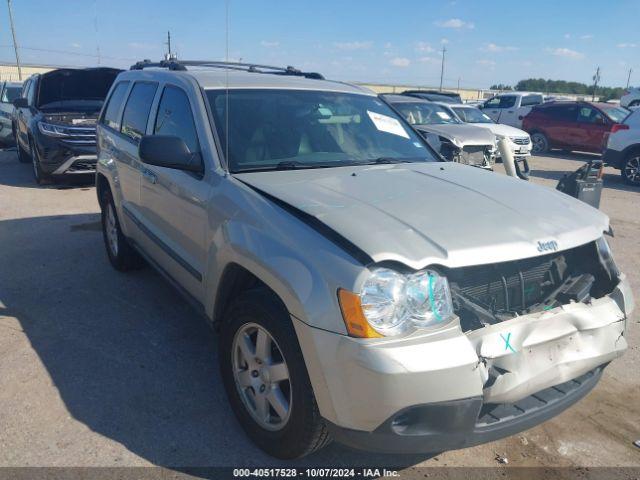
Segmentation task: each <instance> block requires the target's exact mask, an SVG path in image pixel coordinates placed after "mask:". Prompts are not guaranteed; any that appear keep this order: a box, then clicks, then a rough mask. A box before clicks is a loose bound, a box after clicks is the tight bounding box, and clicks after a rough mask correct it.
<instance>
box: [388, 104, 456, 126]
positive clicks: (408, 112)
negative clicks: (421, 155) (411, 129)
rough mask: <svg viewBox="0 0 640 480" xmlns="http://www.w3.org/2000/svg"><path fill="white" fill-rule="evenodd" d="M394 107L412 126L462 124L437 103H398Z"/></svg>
mask: <svg viewBox="0 0 640 480" xmlns="http://www.w3.org/2000/svg"><path fill="white" fill-rule="evenodd" d="M393 106H394V107H395V108H396V109H397V110H398V111H399V112H400V113H401V114H402V115H403V116H404V118H405V119H406V120H407V122H409V123H410V124H411V125H442V124H445V123H462V122H460V120H458V119H457V118H455V117H454V116H453V115H451V113H449V111H448V110H447V109H446V108H444V107H442V106H440V105H436V104H435V103H424V102H415V103H413V102H398V103H394V104H393Z"/></svg>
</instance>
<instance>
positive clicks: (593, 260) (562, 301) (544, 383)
mask: <svg viewBox="0 0 640 480" xmlns="http://www.w3.org/2000/svg"><path fill="white" fill-rule="evenodd" d="M448 276H449V280H450V282H451V289H452V296H453V299H454V308H455V311H456V313H457V315H458V316H459V318H460V326H461V328H462V330H463V332H465V333H466V335H467V338H468V339H469V341H470V342H471V343H472V345H473V348H474V349H475V351H476V354H477V355H478V359H479V363H478V369H479V371H480V373H481V375H482V379H483V383H484V385H483V401H484V403H485V404H504V403H509V402H516V401H519V400H521V399H523V398H525V397H527V396H529V395H532V394H535V393H536V392H538V391H541V390H544V389H546V388H549V387H553V386H555V385H558V384H561V383H564V382H567V381H570V380H572V379H574V378H576V377H579V376H581V375H584V374H586V373H587V372H589V371H592V370H593V369H594V368H596V367H599V366H601V365H604V364H606V363H608V362H610V361H611V360H612V359H614V358H616V357H618V356H620V355H621V354H622V352H623V351H624V350H625V349H626V347H627V343H626V340H625V338H624V334H625V329H626V318H627V314H628V313H629V311H630V309H631V308H633V300H632V297H631V294H630V292H629V291H628V287H626V282H622V281H621V274H620V272H618V270H617V268H616V266H615V263H614V262H613V259H612V257H611V253H610V251H609V248H608V245H607V244H606V241H605V240H604V238H601V239H600V240H598V241H597V242H592V243H589V244H586V245H583V246H580V247H577V248H574V249H570V250H567V251H563V252H557V253H551V254H548V255H543V256H540V257H535V258H530V259H523V260H518V261H512V262H504V263H499V264H493V265H484V266H473V267H466V268H459V269H452V270H450V271H449V272H448Z"/></svg>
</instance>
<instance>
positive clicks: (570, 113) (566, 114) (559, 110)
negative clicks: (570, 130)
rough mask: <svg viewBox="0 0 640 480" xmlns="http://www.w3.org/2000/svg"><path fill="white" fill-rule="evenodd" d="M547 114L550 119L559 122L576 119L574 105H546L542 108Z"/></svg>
mask: <svg viewBox="0 0 640 480" xmlns="http://www.w3.org/2000/svg"><path fill="white" fill-rule="evenodd" d="M544 111H545V112H546V114H547V116H549V117H550V118H551V119H552V120H556V121H559V122H575V121H576V114H577V111H576V107H575V105H557V106H553V107H547V108H545V109H544Z"/></svg>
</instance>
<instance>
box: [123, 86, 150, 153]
mask: <svg viewBox="0 0 640 480" xmlns="http://www.w3.org/2000/svg"><path fill="white" fill-rule="evenodd" d="M157 89H158V84H157V83H148V82H137V83H135V84H134V85H133V88H132V89H131V93H130V94H129V99H128V100H127V104H126V105H125V107H124V113H123V115H122V127H121V129H120V131H121V132H122V133H123V134H125V135H126V136H127V137H129V138H131V139H132V140H133V141H135V142H139V141H140V139H141V138H142V136H143V135H144V134H145V130H146V128H147V120H148V119H149V111H150V110H151V104H152V103H153V97H155V96H156V90H157Z"/></svg>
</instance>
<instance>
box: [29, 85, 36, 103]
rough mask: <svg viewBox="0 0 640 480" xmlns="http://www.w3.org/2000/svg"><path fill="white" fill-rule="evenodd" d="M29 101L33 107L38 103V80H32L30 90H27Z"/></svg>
mask: <svg viewBox="0 0 640 480" xmlns="http://www.w3.org/2000/svg"><path fill="white" fill-rule="evenodd" d="M27 101H28V102H29V106H31V107H33V106H35V104H36V81H35V79H34V80H31V82H30V83H29V91H28V92H27Z"/></svg>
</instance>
